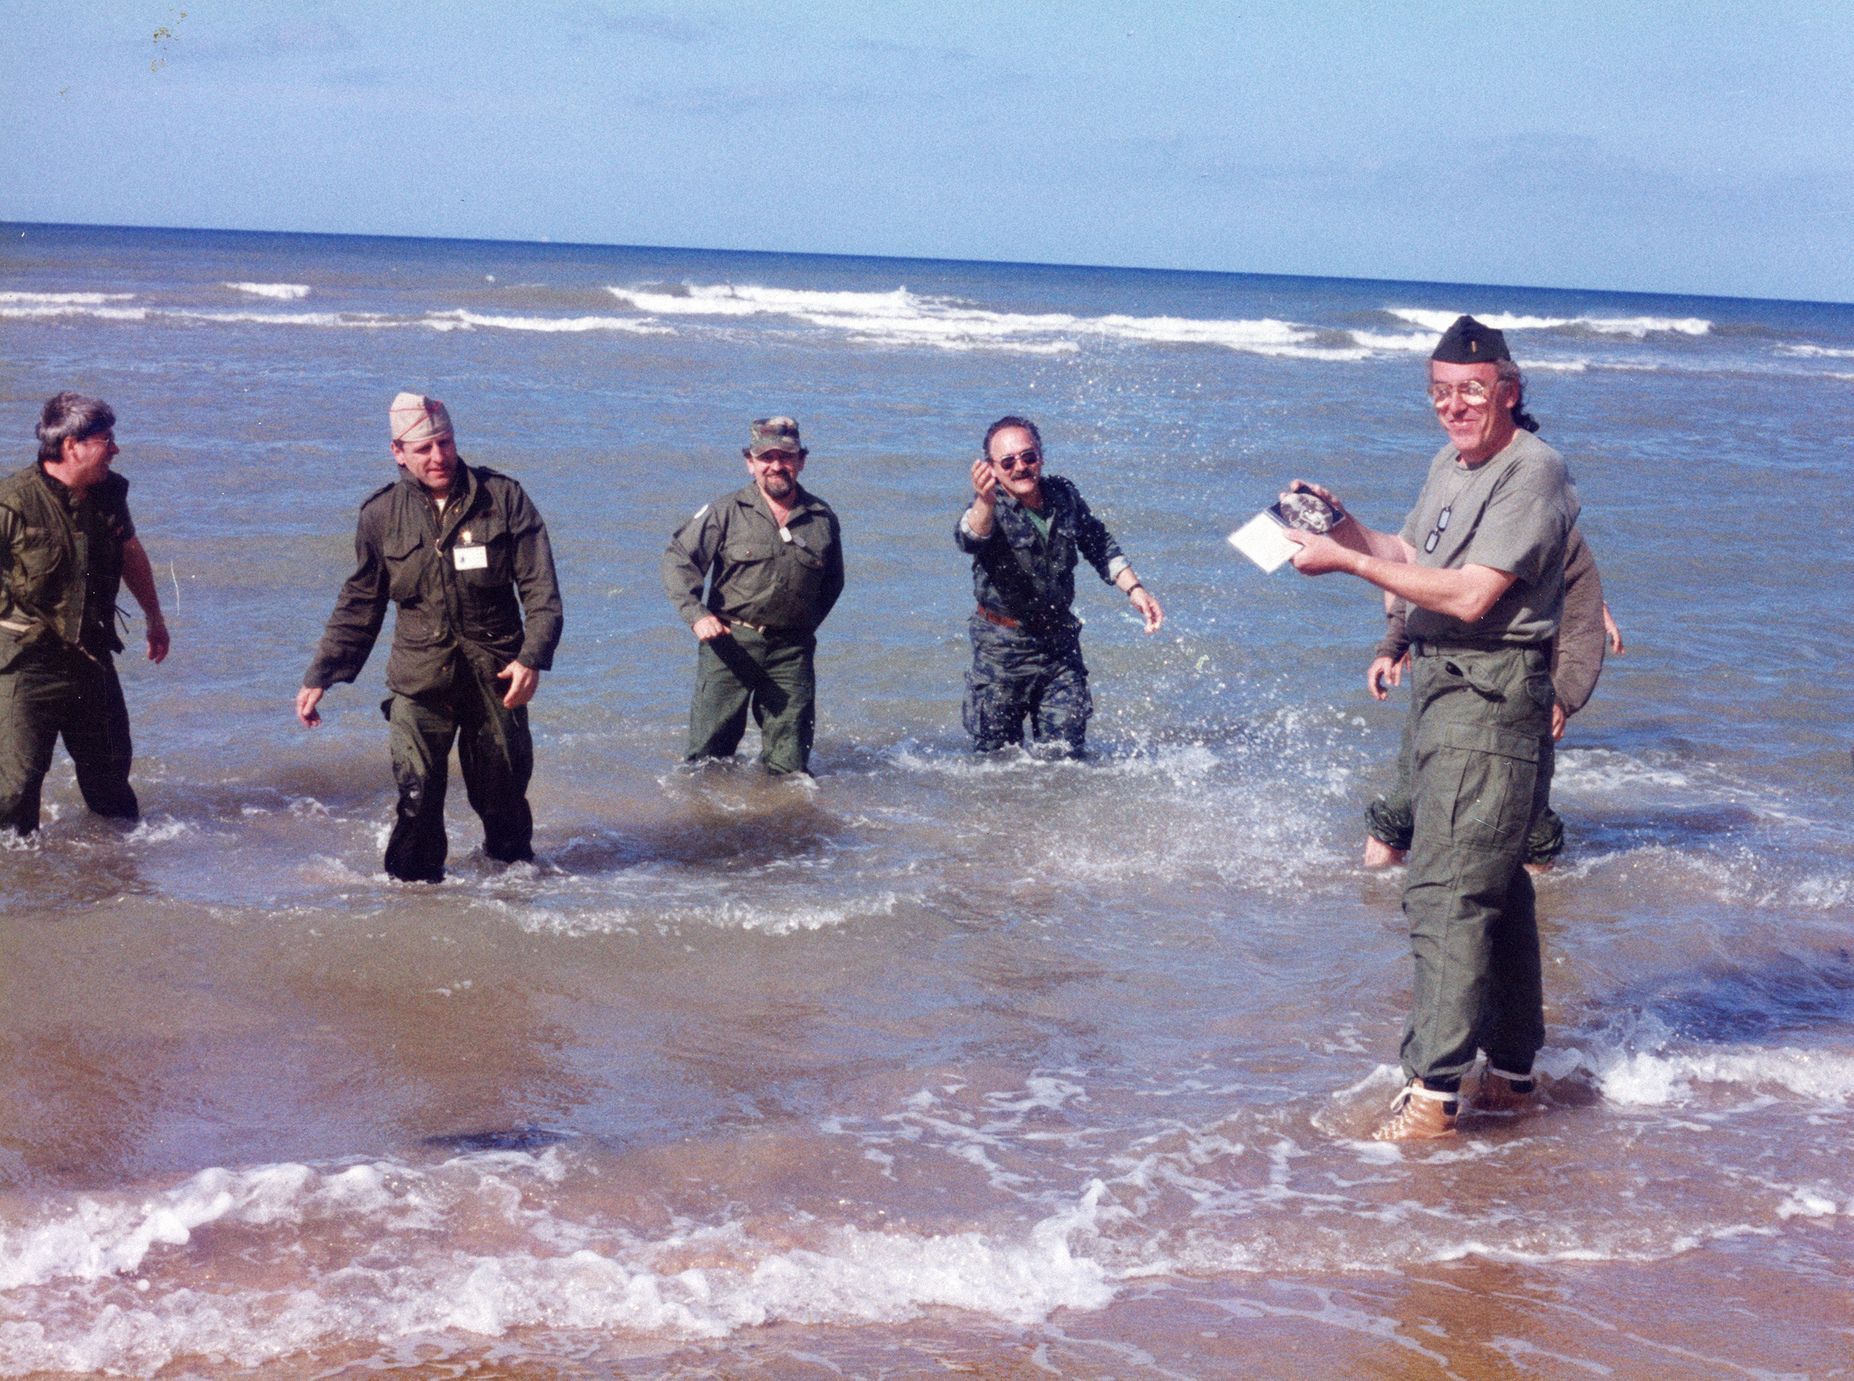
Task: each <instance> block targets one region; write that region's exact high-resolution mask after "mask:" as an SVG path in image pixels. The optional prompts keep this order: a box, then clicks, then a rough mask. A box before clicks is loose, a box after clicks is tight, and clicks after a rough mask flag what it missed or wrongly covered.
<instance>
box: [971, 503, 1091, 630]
mask: <svg viewBox="0 0 1854 1381" xmlns="http://www.w3.org/2000/svg"><path fill="white" fill-rule="evenodd" d="M1043 514H1044V516H1045V517H1047V518H1048V519H1049V536H1048V537H1044V536H1043V534H1042V533H1041V532H1040V531H1038V530H1037V525H1036V522H1035V521H1034V520H1033V519H1032V518H1031V516H1030V512H1029V510H1028V509H1026V508H1025V507H1024V506H1023V505H1022V504H1020V503H1018V502H1017V500H1016V499H1014V498H1012V497H1011V496H1010V495H1009V494H1006V493H1004V492H1003V491H1002V490H1000V491H999V493H998V506H997V509H996V515H997V516H996V518H995V520H994V521H993V523H992V528H991V532H990V534H989V535H987V536H985V537H974V536H973V535H972V533H971V531H970V530H969V529H968V528H967V527H966V523H965V514H964V513H961V514H960V518H959V521H958V523H956V524H955V525H954V528H953V540H954V541H955V542H957V543H958V544H959V549H960V550H961V551H963V552H966V553H967V554H968V555H970V556H971V557H972V593H973V595H974V597H976V598H977V600H978V602H979V603H980V604H981V605H983V606H984V607H985V608H987V609H990V610H991V611H992V612H994V613H998V614H1003V615H1005V616H1006V617H1007V618H1013V619H1016V620H1017V621H1018V622H1019V623H1020V624H1022V625H1023V626H1024V629H1025V630H1026V631H1027V632H1030V633H1032V634H1035V635H1037V636H1040V637H1050V636H1056V635H1062V634H1069V635H1072V634H1073V633H1074V632H1075V631H1076V630H1077V629H1079V628H1080V627H1081V620H1079V619H1077V618H1076V617H1075V615H1074V613H1073V612H1071V610H1070V606H1071V605H1072V604H1074V603H1075V561H1076V558H1077V557H1078V556H1080V557H1083V558H1086V560H1087V562H1088V564H1089V565H1090V566H1093V567H1094V569H1095V570H1096V571H1097V572H1098V573H1099V574H1100V577H1101V579H1103V580H1105V581H1108V582H1110V583H1111V582H1112V581H1113V579H1114V577H1115V576H1117V575H1119V574H1120V572H1121V570H1122V569H1123V568H1124V567H1125V566H1126V565H1127V559H1126V557H1125V556H1123V555H1121V552H1120V544H1119V543H1118V542H1116V541H1115V540H1114V535H1113V534H1112V533H1111V532H1109V531H1108V530H1107V527H1106V525H1105V524H1103V523H1102V522H1101V520H1100V519H1099V518H1097V517H1095V516H1094V514H1093V512H1092V511H1091V510H1090V509H1089V507H1088V504H1087V501H1086V500H1084V499H1083V498H1082V496H1081V494H1080V492H1079V491H1078V490H1077V489H1076V488H1075V486H1074V485H1073V484H1071V483H1070V482H1069V481H1068V480H1065V479H1063V478H1062V477H1061V476H1060V475H1045V476H1043Z"/></svg>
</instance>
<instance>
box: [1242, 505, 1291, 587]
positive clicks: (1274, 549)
mask: <svg viewBox="0 0 1854 1381" xmlns="http://www.w3.org/2000/svg"><path fill="white" fill-rule="evenodd" d="M1287 526H1288V521H1287V519H1286V518H1284V517H1282V516H1281V505H1280V504H1274V505H1272V506H1270V507H1268V508H1264V509H1263V510H1262V511H1261V512H1260V513H1258V514H1256V515H1255V516H1254V517H1253V518H1251V519H1249V521H1248V522H1246V523H1244V524H1243V525H1242V526H1241V527H1239V528H1237V529H1236V531H1234V532H1232V533H1231V534H1230V545H1231V546H1232V547H1234V548H1236V550H1237V551H1239V552H1241V553H1242V554H1243V555H1244V556H1246V557H1248V558H1249V559H1250V560H1251V561H1253V562H1255V564H1256V565H1258V566H1260V567H1261V568H1262V569H1263V570H1265V571H1273V570H1277V569H1279V568H1280V567H1281V566H1282V565H1283V564H1284V563H1285V562H1286V561H1288V560H1289V559H1290V558H1291V557H1292V556H1293V555H1294V553H1295V552H1297V551H1299V550H1300V548H1299V547H1297V546H1295V545H1294V543H1292V542H1290V541H1288V539H1287V537H1286V536H1285V534H1284V533H1283V532H1282V529H1283V528H1285V527H1287Z"/></svg>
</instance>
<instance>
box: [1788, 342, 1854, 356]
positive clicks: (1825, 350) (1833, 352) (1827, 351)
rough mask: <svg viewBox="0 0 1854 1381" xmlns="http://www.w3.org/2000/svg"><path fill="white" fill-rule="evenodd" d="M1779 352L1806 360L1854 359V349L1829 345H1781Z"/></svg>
mask: <svg viewBox="0 0 1854 1381" xmlns="http://www.w3.org/2000/svg"><path fill="white" fill-rule="evenodd" d="M1777 353H1778V354H1779V355H1793V356H1796V357H1797V358H1800V359H1805V360H1854V350H1841V349H1837V348H1835V347H1833V346H1828V345H1779V346H1778V347H1777Z"/></svg>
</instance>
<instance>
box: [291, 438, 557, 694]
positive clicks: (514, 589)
mask: <svg viewBox="0 0 1854 1381" xmlns="http://www.w3.org/2000/svg"><path fill="white" fill-rule="evenodd" d="M354 556H355V563H356V564H355V569H354V574H352V575H350V576H349V577H348V579H347V583H346V584H344V585H343V586H342V587H341V593H340V594H339V595H338V596H337V597H336V599H335V612H334V613H333V614H331V615H330V616H329V620H328V627H327V629H326V630H325V631H324V632H323V634H322V642H321V645H320V646H319V647H317V648H316V652H315V657H314V659H313V660H312V661H311V662H310V663H309V670H308V672H307V673H306V674H305V675H304V677H303V684H304V685H305V686H308V687H311V688H312V689H316V690H323V689H326V688H327V687H329V686H331V685H333V684H334V683H335V682H337V681H352V680H353V679H354V678H355V677H356V676H358V675H359V674H360V670H361V668H362V667H363V666H365V665H366V662H367V656H368V654H369V653H371V652H372V651H373V644H374V640H375V639H376V638H377V637H379V634H380V625H381V623H382V622H383V621H384V620H385V617H386V605H387V602H388V601H389V600H390V601H391V602H392V603H394V604H396V605H398V606H399V613H398V616H397V617H396V618H395V619H394V621H393V651H392V655H391V657H390V658H389V659H388V660H387V663H386V684H387V686H388V687H389V688H390V689H392V690H393V691H396V692H397V693H399V694H400V695H421V694H423V693H425V692H427V691H434V690H443V689H445V688H446V687H448V686H450V685H451V683H452V681H453V679H454V677H455V676H456V674H457V672H458V670H459V666H458V658H459V654H462V657H463V659H464V661H465V662H466V663H468V664H469V665H470V666H471V667H473V668H474V669H475V671H476V673H477V674H478V675H480V676H484V677H489V676H493V675H494V674H495V673H496V672H497V671H500V670H501V669H502V668H503V667H505V666H507V665H508V664H509V663H510V662H511V661H519V662H521V663H522V665H523V666H527V667H532V668H533V669H534V670H536V671H546V670H547V669H548V668H550V667H551V666H553V664H554V649H555V648H556V647H557V646H558V645H559V643H560V629H561V624H562V622H563V615H562V613H561V608H560V583H559V580H558V578H557V577H556V576H555V574H554V555H553V549H552V547H551V546H549V544H548V541H547V526H546V524H545V523H543V522H542V521H541V515H540V514H539V513H538V512H537V511H536V510H535V507H534V505H533V504H532V503H530V502H529V500H528V496H527V494H526V493H524V492H523V491H522V487H521V486H520V485H519V484H517V483H516V482H515V481H514V480H512V479H510V478H509V477H508V476H507V475H503V474H499V473H497V472H496V471H494V470H491V469H488V468H486V467H484V466H481V465H459V466H458V468H457V480H456V482H455V483H454V484H453V486H452V488H451V499H450V502H449V503H447V504H446V505H445V506H444V512H443V513H442V515H440V514H439V512H438V506H437V504H435V503H434V502H433V501H432V498H431V495H430V494H428V493H427V492H426V491H425V488H424V486H423V485H421V484H420V483H419V482H418V481H417V480H416V479H414V478H413V477H412V476H411V475H410V474H402V475H401V476H400V477H399V479H398V481H397V482H395V483H393V484H389V485H386V486H384V487H383V488H381V489H379V490H377V491H376V492H375V493H373V494H372V495H370V496H369V497H368V499H367V501H366V502H365V503H363V504H362V505H361V510H360V523H359V526H358V527H357V528H356V530H355V533H354ZM524 614H525V615H526V621H525V623H524V619H523V615H524Z"/></svg>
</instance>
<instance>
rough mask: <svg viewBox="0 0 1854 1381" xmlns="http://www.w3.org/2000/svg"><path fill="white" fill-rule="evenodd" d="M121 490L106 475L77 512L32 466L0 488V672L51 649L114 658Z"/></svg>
mask: <svg viewBox="0 0 1854 1381" xmlns="http://www.w3.org/2000/svg"><path fill="white" fill-rule="evenodd" d="M128 494H129V482H128V480H126V479H125V478H123V477H122V476H121V475H118V474H115V473H113V472H112V473H111V474H109V475H108V476H106V477H105V478H104V480H103V482H102V483H101V484H99V485H97V486H95V487H94V488H92V489H91V490H90V492H89V493H88V494H86V495H85V496H84V501H83V502H82V503H79V504H73V503H72V502H71V491H70V490H69V489H67V488H66V487H65V486H64V485H62V484H60V483H59V482H58V481H57V480H55V479H53V478H52V477H51V476H50V475H48V474H46V473H45V470H44V468H43V467H42V466H40V465H39V464H37V463H36V462H35V463H33V464H31V465H28V466H27V467H26V468H25V469H23V470H19V471H16V472H15V473H14V474H11V475H9V476H7V477H6V479H4V480H0V670H4V669H5V668H7V667H10V666H11V665H13V663H14V662H16V661H18V660H19V657H20V655H21V654H22V653H24V652H25V651H26V650H27V649H28V648H31V647H34V646H36V645H39V644H42V643H45V642H48V641H49V642H53V643H63V644H67V645H70V646H76V647H81V648H83V649H84V650H85V651H86V652H88V653H89V654H90V655H91V656H93V657H97V658H105V657H108V656H109V655H110V654H111V653H115V652H120V651H122V640H121V639H120V638H118V637H117V636H116V621H115V612H116V596H117V594H118V592H119V591H120V590H121V588H122V548H123V544H124V543H125V542H127V541H128V540H129V539H130V538H131V537H133V536H135V523H134V522H133V520H132V519H131V518H130V517H129V503H128Z"/></svg>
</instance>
